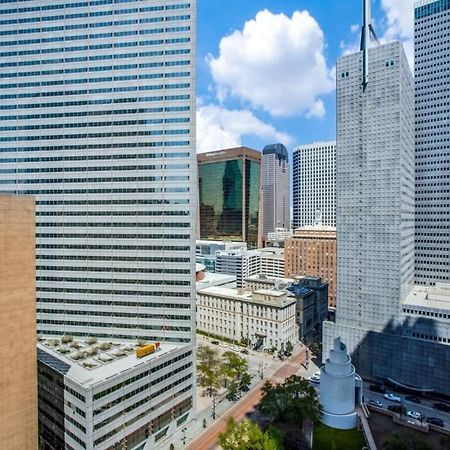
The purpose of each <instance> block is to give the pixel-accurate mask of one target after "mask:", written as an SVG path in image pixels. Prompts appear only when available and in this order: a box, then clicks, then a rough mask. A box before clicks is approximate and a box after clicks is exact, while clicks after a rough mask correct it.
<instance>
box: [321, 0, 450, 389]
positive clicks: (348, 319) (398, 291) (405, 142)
mask: <svg viewBox="0 0 450 450" xmlns="http://www.w3.org/2000/svg"><path fill="white" fill-rule="evenodd" d="M438 3H439V4H440V2H438ZM429 4H431V2H425V3H422V2H420V3H419V4H418V5H417V7H416V17H417V15H418V14H419V12H418V8H419V9H420V8H422V7H423V6H428V5H429ZM442 4H444V2H443V3H442ZM367 5H369V2H366V7H367ZM420 11H421V10H420ZM365 17H370V13H368V12H367V11H366V14H365ZM363 30H364V33H363V39H362V42H363V47H362V52H360V53H356V54H351V55H346V56H343V57H341V58H339V60H338V63H337V91H336V94H337V117H338V126H337V131H338V133H337V134H338V141H337V151H338V155H337V161H338V166H337V186H338V193H337V197H338V202H337V205H338V210H337V230H338V236H337V243H338V255H339V259H338V266H337V281H338V284H337V297H338V307H337V310H336V322H335V323H332V322H325V323H324V328H323V333H324V347H323V348H324V354H325V355H326V354H328V351H329V350H330V348H331V346H332V343H333V340H334V339H335V338H336V337H339V336H340V337H341V338H342V340H343V341H345V342H346V344H347V347H348V349H349V352H350V353H351V355H352V360H353V363H354V365H355V367H356V369H357V371H358V373H359V374H360V375H361V376H363V377H367V378H372V379H378V380H385V379H389V380H390V381H391V382H392V383H395V384H398V385H400V386H403V387H405V386H406V387H408V388H410V389H413V390H417V391H418V392H426V391H436V392H440V393H443V394H446V395H450V386H449V383H448V367H449V364H450V351H449V346H448V345H445V344H444V343H443V341H442V343H441V342H439V337H441V339H442V338H443V337H445V336H443V335H441V334H440V333H441V331H440V330H444V329H443V328H441V327H442V322H443V321H445V319H444V316H442V320H441V321H439V320H438V321H436V317H433V316H431V315H430V316H428V317H426V318H425V317H418V315H417V314H416V313H411V312H410V313H406V314H408V315H409V317H405V313H403V311H402V310H403V308H404V306H403V305H404V304H405V300H406V299H410V298H411V297H410V295H411V291H413V293H414V290H413V277H414V89H413V80H412V76H411V72H410V68H409V65H408V61H407V59H406V56H405V54H404V52H403V49H402V46H401V45H400V44H399V43H398V42H393V43H389V44H385V45H380V46H377V47H374V48H370V49H369V44H368V40H369V37H368V35H369V26H368V25H367V21H366V23H365V25H364V27H363ZM433 45H440V44H437V43H436V44H433ZM439 70H440V69H439ZM413 295H414V294H413ZM429 300H432V299H427V304H428V305H432V304H433V302H432V301H429ZM408 301H409V300H408ZM405 309H407V310H410V311H411V310H417V311H419V308H413V307H405ZM428 312H429V313H431V311H428ZM440 313H441V314H442V315H443V314H444V312H443V311H441V312H440ZM438 314H439V313H438ZM438 319H439V317H438ZM422 324H423V325H426V327H427V329H428V331H427V332H426V333H425V331H424V330H423V328H422ZM420 329H422V331H419V330H420ZM413 332H414V333H415V334H416V336H413V334H412V333H413ZM417 333H419V336H417ZM425 336H427V337H425ZM430 336H431V339H430V338H429V337H430ZM430 367H432V370H426V368H430ZM446 379H447V381H445V380H446Z"/></svg>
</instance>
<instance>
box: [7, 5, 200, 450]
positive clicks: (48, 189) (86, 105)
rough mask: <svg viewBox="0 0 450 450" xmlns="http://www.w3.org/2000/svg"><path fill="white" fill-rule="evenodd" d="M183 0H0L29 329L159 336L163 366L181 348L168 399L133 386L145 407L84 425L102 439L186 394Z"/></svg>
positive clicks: (189, 30)
mask: <svg viewBox="0 0 450 450" xmlns="http://www.w3.org/2000/svg"><path fill="white" fill-rule="evenodd" d="M195 5H196V2H195V1H191V2H189V3H187V2H184V1H183V0H156V1H146V0H144V1H142V0H141V1H138V0H130V1H127V2H126V3H125V2H123V1H113V0H91V1H81V2H72V1H69V0H60V1H52V2H48V1H43V0H41V1H33V2H26V3H24V2H22V1H8V3H3V4H2V9H1V11H0V16H1V17H2V20H1V22H0V34H1V46H2V52H1V53H0V77H2V78H3V81H2V84H1V85H0V98H1V102H0V116H1V119H2V120H1V135H0V149H1V153H2V158H1V161H0V183H1V185H2V186H1V190H2V191H4V192H11V193H20V194H32V195H35V197H36V258H37V263H36V287H37V322H38V323H37V327H38V333H40V335H41V336H42V337H49V336H72V337H79V338H83V339H84V338H85V337H87V336H89V337H90V338H94V339H95V338H98V339H107V340H114V341H116V340H133V341H136V340H137V339H143V340H146V341H149V342H153V341H161V343H162V344H161V349H162V350H161V352H160V353H159V355H160V356H164V358H167V367H170V365H171V364H172V363H175V362H176V361H178V360H179V359H177V358H180V357H181V355H186V354H187V355H188V357H187V359H185V360H184V364H185V365H186V367H185V371H184V373H183V372H181V373H179V372H177V371H173V370H172V371H171V372H170V375H169V376H171V377H172V382H171V383H174V385H173V387H172V389H171V392H170V402H168V401H167V398H165V397H167V395H168V393H167V392H166V393H161V397H158V398H156V397H152V396H146V397H143V396H142V395H141V397H140V400H141V401H144V400H145V401H146V402H148V403H147V406H148V405H150V406H149V407H148V408H147V412H148V416H147V417H144V418H142V417H141V418H140V419H139V421H137V420H138V419H135V420H136V421H134V422H133V425H132V426H131V425H130V424H129V423H127V425H130V426H129V427H128V428H127V429H126V430H125V429H123V428H121V427H120V426H116V427H113V425H112V424H109V425H108V427H109V428H114V430H113V431H111V430H110V431H108V430H106V429H105V428H103V429H102V430H97V431H95V434H96V436H94V435H91V436H90V437H92V438H93V439H95V440H97V442H99V441H98V440H101V442H103V444H102V445H105V444H104V443H105V442H119V440H120V439H125V440H126V439H127V437H126V436H127V435H126V432H130V433H131V432H133V433H134V434H133V436H134V437H133V439H137V436H138V437H139V439H141V438H144V437H145V435H146V434H148V432H149V429H148V423H149V421H150V419H151V420H156V421H157V420H162V419H161V418H162V417H163V416H164V417H166V416H165V414H168V416H169V417H170V418H171V420H172V421H174V419H175V416H174V415H173V414H172V413H171V412H170V411H171V410H172V408H175V409H176V408H177V407H178V405H184V406H183V409H184V408H185V406H186V405H188V408H189V405H190V407H192V404H193V389H194V388H193V381H192V380H193V373H194V365H193V341H194V333H195V253H194V246H195V235H194V225H195V220H196V217H195V211H196V204H195V203H196V201H195V199H196V186H197V173H196V160H195V158H196V156H195V20H196V19H195V16H196V7H195ZM163 344H165V345H163ZM164 349H166V350H164ZM169 349H170V350H169ZM158 359H160V358H154V359H152V361H151V362H149V364H150V365H151V366H153V367H156V362H157V361H158ZM150 370H151V371H153V369H150ZM155 370H156V369H155ZM80 373H81V372H80ZM186 373H187V375H186ZM185 376H187V377H188V378H189V379H190V388H189V386H188V389H187V390H186V389H185V387H184V386H180V384H181V380H182V377H185ZM135 382H136V383H137V384H139V383H141V382H142V380H140V381H138V380H137V379H136V380H135ZM177 382H178V384H177ZM117 386H120V384H118V385H117ZM117 386H116V388H117ZM133 386H136V384H135V385H133ZM133 386H130V392H131V390H132V389H133ZM139 389H141V387H139ZM64 395H65V396H66V395H67V396H68V398H67V401H70V403H71V404H73V405H76V404H77V399H76V398H75V397H73V396H72V394H70V392H65V393H64ZM158 395H159V394H158ZM72 397H73V398H72ZM122 400H123V399H122ZM161 401H165V402H166V403H165V405H166V406H164V407H160V405H161V403H160V402H161ZM102 402H106V398H105V399H104V400H102ZM157 404H158V408H157V410H155V409H154V407H155V405H157ZM110 406H111V405H110ZM142 407H143V406H142ZM139 411H141V412H142V410H137V411H136V410H133V412H132V414H134V415H135V416H136V415H138V414H139ZM175 415H176V414H175ZM86 417H88V416H86ZM114 417H115V416H114ZM93 420H94V422H95V421H96V422H99V421H101V420H102V419H101V416H98V417H96V418H95V419H93ZM109 420H113V416H112V417H111V418H110V419H109ZM117 420H119V421H120V420H121V419H117ZM130 420H131V418H130ZM144 422H145V423H144ZM164 423H166V422H165V421H164ZM97 425H98V423H96V424H95V425H92V423H91V424H90V427H92V426H94V427H95V426H97ZM122 425H123V424H122ZM98 426H100V425H98ZM165 426H166V425H165ZM89 430H92V428H89ZM76 433H80V436H78V434H77V436H78V439H81V440H83V433H82V431H81V429H80V428H78V431H76ZM105 433H106V434H105ZM107 433H110V434H107ZM114 433H117V434H114ZM128 438H130V436H128ZM71 442H72V441H71ZM77 442H78V441H77ZM71 445H72V446H73V445H74V444H73V443H72V444H71ZM77 448H78V446H77Z"/></svg>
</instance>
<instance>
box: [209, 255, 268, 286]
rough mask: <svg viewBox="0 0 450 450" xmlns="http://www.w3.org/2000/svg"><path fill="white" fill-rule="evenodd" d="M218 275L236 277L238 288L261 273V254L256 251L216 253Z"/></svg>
mask: <svg viewBox="0 0 450 450" xmlns="http://www.w3.org/2000/svg"><path fill="white" fill-rule="evenodd" d="M216 273H221V274H228V275H235V276H236V283H237V287H238V288H242V287H244V280H245V278H248V277H250V276H252V275H257V274H259V273H261V253H260V252H259V251H256V250H247V251H244V250H242V251H235V252H225V251H219V252H217V253H216Z"/></svg>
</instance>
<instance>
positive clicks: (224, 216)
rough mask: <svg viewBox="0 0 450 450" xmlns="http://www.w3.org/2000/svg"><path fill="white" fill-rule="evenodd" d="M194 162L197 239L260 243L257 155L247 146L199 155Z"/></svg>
mask: <svg viewBox="0 0 450 450" xmlns="http://www.w3.org/2000/svg"><path fill="white" fill-rule="evenodd" d="M197 159H198V179H199V223H200V227H199V230H200V236H199V238H200V239H205V240H222V241H241V242H246V243H247V244H248V245H249V247H250V248H251V247H253V248H255V247H256V246H258V245H259V242H260V240H261V234H260V233H261V229H260V221H261V218H260V216H259V214H260V203H261V202H260V200H261V199H260V196H261V153H260V152H258V151H256V150H252V149H249V148H247V147H238V148H232V149H227V150H220V151H216V152H211V153H201V154H199V155H197Z"/></svg>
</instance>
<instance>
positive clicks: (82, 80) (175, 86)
mask: <svg viewBox="0 0 450 450" xmlns="http://www.w3.org/2000/svg"><path fill="white" fill-rule="evenodd" d="M149 64H152V65H153V64H159V63H149ZM152 67H155V66H152ZM102 69H103V68H102ZM149 78H154V76H153V74H142V75H139V76H138V75H123V76H116V77H99V78H76V79H66V80H50V81H33V82H31V81H30V82H26V83H9V84H0V89H20V88H28V87H41V86H62V85H69V84H86V83H112V82H115V81H127V80H128V81H129V80H138V79H139V80H145V79H149ZM189 87H190V84H189V83H175V84H166V85H163V84H158V85H145V86H127V89H126V90H123V89H122V87H117V88H113V89H112V91H110V92H128V91H158V90H162V89H186V88H189Z"/></svg>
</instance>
